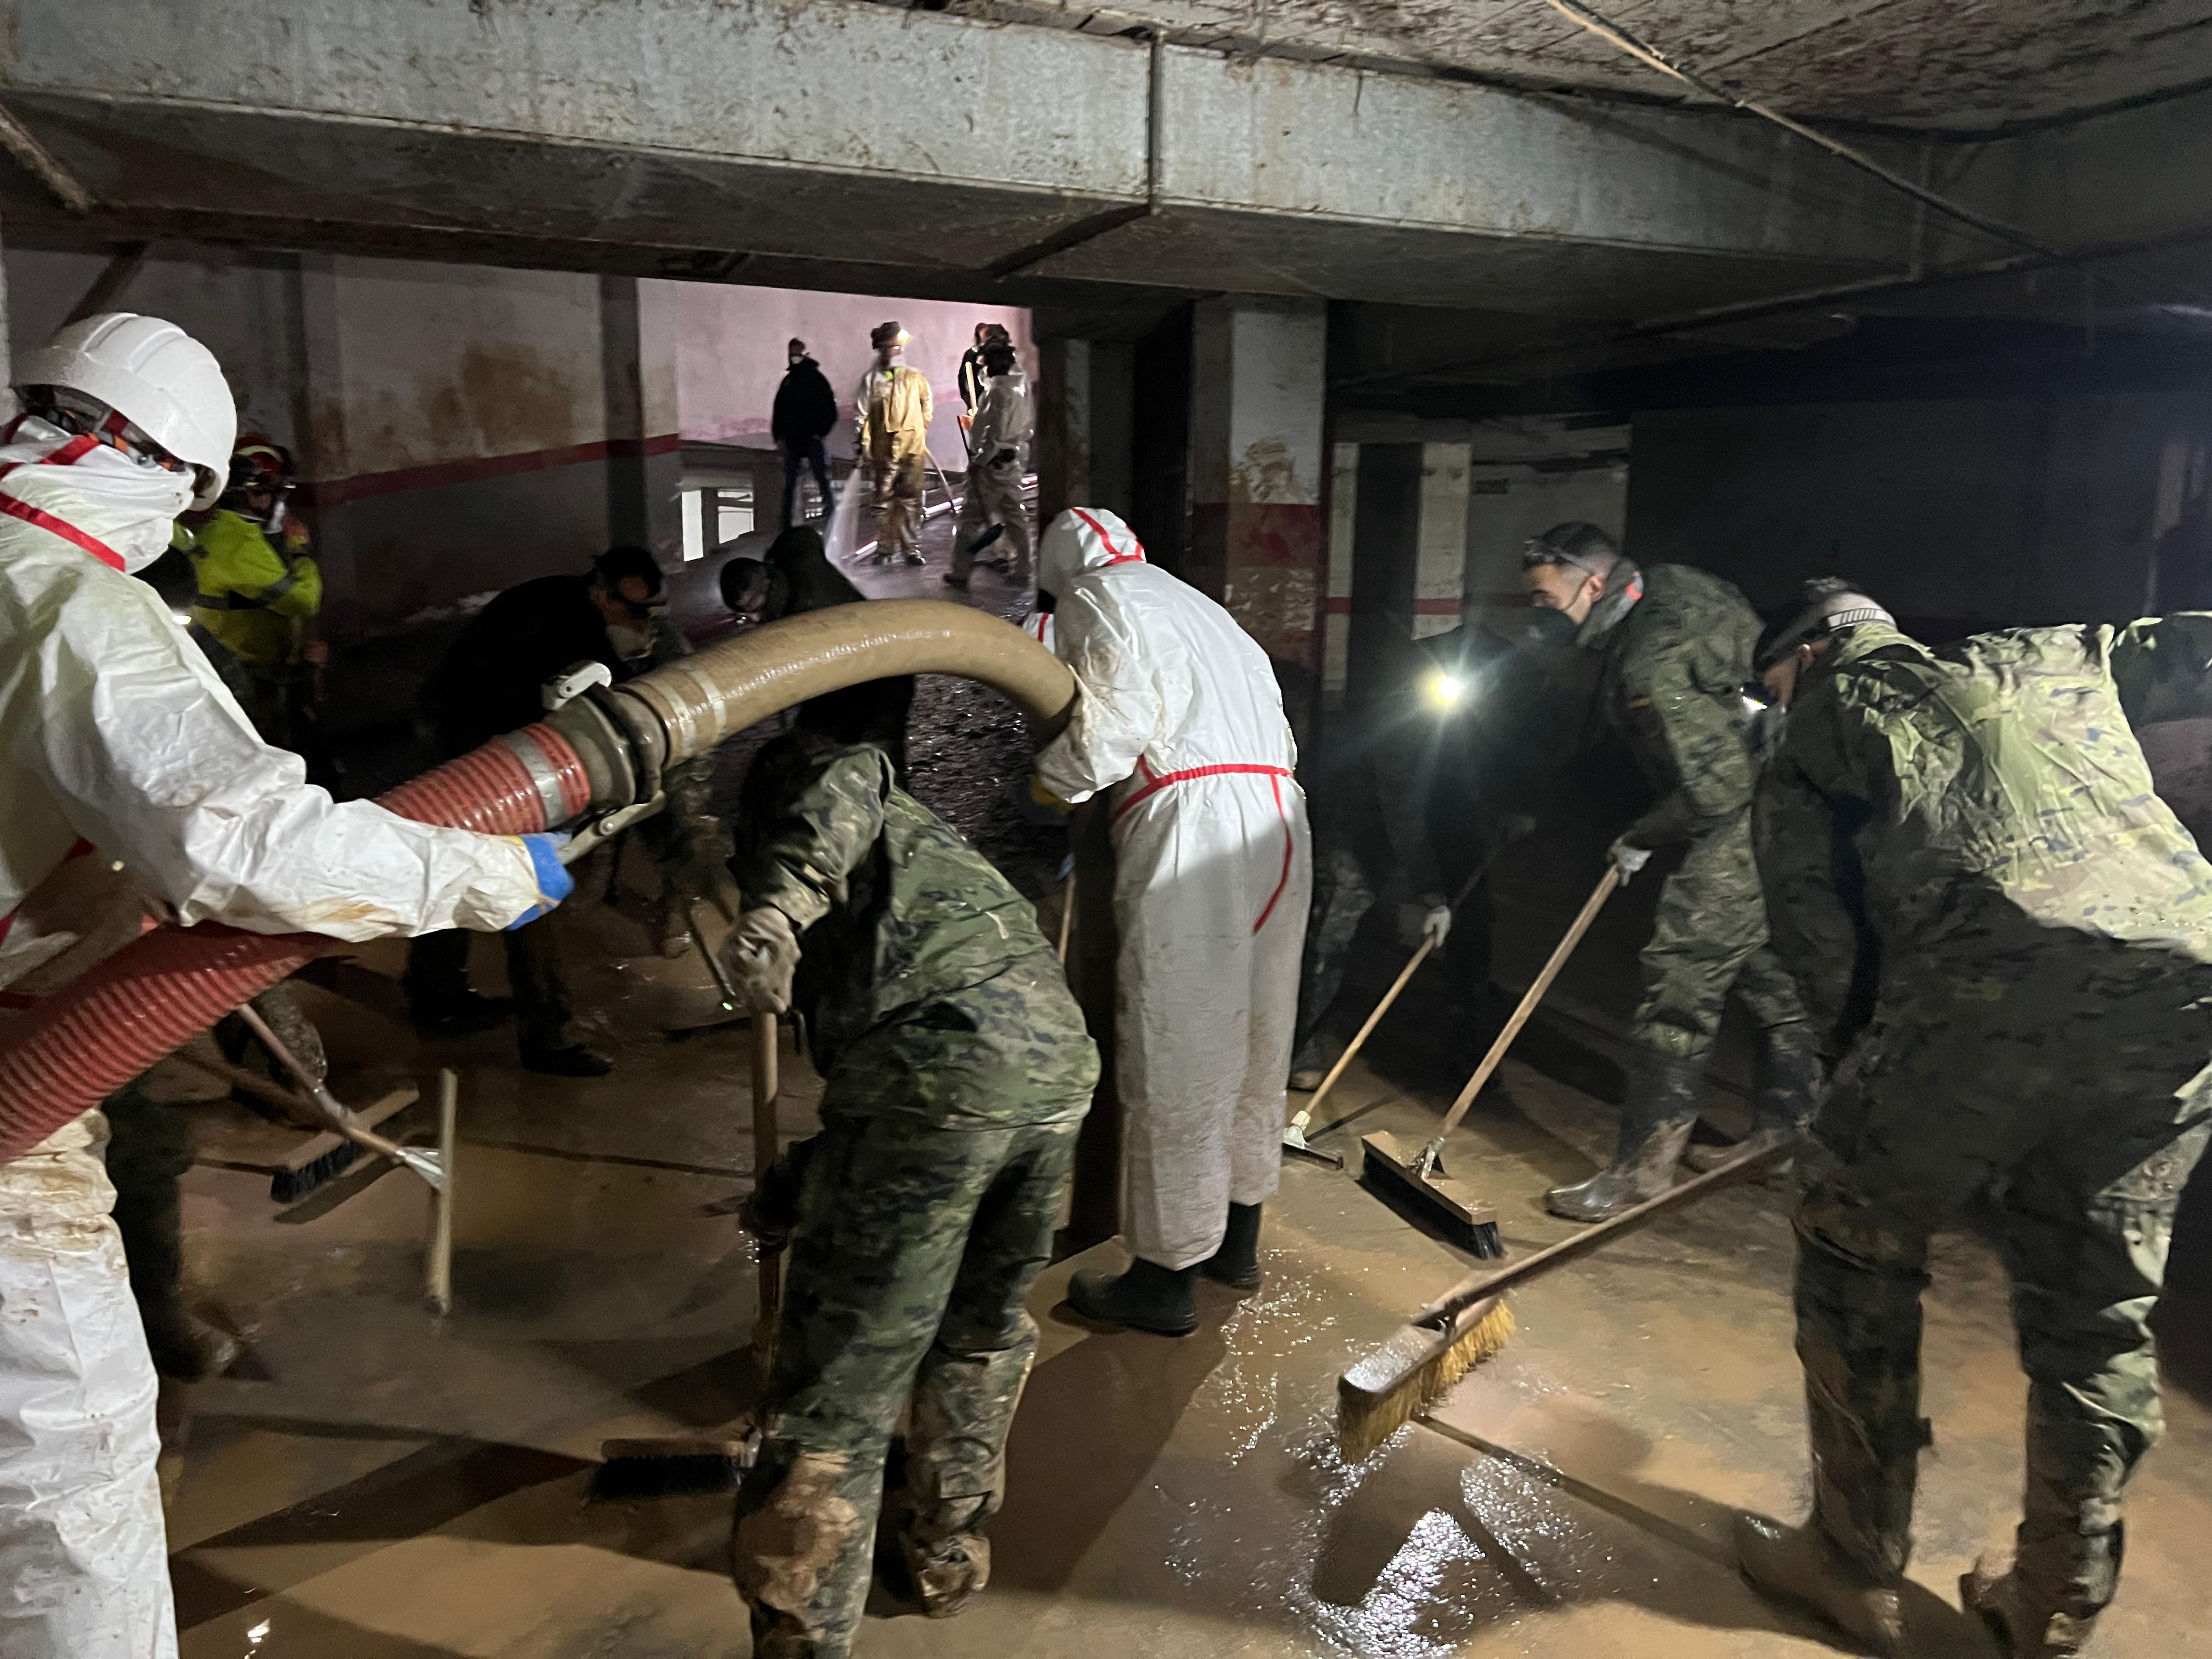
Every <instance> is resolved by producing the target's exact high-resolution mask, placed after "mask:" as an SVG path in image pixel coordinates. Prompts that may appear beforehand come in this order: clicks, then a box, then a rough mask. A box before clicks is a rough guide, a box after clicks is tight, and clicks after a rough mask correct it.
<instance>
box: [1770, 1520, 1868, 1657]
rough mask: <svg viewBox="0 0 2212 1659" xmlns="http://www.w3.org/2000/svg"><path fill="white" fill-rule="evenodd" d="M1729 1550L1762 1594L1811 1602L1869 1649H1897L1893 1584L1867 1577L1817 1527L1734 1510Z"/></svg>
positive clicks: (1798, 1602) (1803, 1603) (1805, 1604)
mask: <svg viewBox="0 0 2212 1659" xmlns="http://www.w3.org/2000/svg"><path fill="white" fill-rule="evenodd" d="M1735 1556H1736V1564H1737V1565H1739V1566H1740V1567H1741V1569H1742V1570H1743V1576H1744V1577H1746V1578H1747V1579H1749V1580H1750V1581H1751V1585H1752V1588H1753V1589H1756V1590H1758V1591H1759V1592H1760V1593H1761V1594H1762V1595H1771V1596H1774V1597H1776V1598H1777V1599H1778V1600H1780V1601H1790V1602H1794V1603H1796V1605H1797V1606H1799V1607H1809V1608H1811V1609H1812V1610H1813V1611H1814V1612H1815V1613H1819V1614H1820V1616H1821V1617H1822V1618H1824V1619H1826V1620H1827V1621H1828V1622H1829V1623H1830V1624H1832V1625H1833V1626H1836V1627H1837V1628H1838V1630H1841V1631H1844V1632H1848V1633H1849V1634H1850V1635H1851V1636H1852V1637H1854V1638H1857V1640H1859V1641H1861V1642H1863V1643H1864V1644H1866V1645H1867V1647H1868V1648H1869V1649H1870V1650H1873V1651H1874V1652H1875V1653H1879V1654H1893V1653H1895V1652H1897V1651H1898V1648H1899V1643H1901V1642H1902V1641H1903V1640H1904V1638H1905V1615H1904V1611H1903V1607H1902V1605H1901V1603H1900V1601H1899V1596H1898V1587H1897V1585H1896V1584H1895V1583H1881V1582H1880V1581H1878V1580H1876V1579H1875V1578H1872V1577H1869V1576H1868V1575H1867V1573H1866V1571H1865V1570H1864V1569H1863V1568H1861V1567H1860V1566H1858V1565H1857V1564H1856V1563H1854V1562H1851V1561H1849V1560H1847V1559H1844V1554H1843V1553H1842V1552H1841V1551H1840V1550H1838V1549H1837V1548H1836V1547H1835V1546H1834V1545H1832V1544H1831V1543H1830V1542H1829V1541H1828V1539H1827V1534H1825V1533H1823V1532H1822V1531H1821V1530H1820V1528H1819V1527H1817V1526H1811V1525H1808V1526H1802V1527H1778V1526H1776V1525H1775V1524H1774V1523H1773V1522H1771V1521H1764V1520H1760V1519H1759V1518H1758V1517H1757V1516H1749V1515H1743V1516H1737V1517H1736V1522H1735Z"/></svg>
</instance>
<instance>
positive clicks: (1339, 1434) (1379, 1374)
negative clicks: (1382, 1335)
mask: <svg viewBox="0 0 2212 1659" xmlns="http://www.w3.org/2000/svg"><path fill="white" fill-rule="evenodd" d="M1513 1329H1514V1321H1513V1310H1512V1308H1511V1307H1510V1306H1509V1305H1508V1304H1507V1303H1506V1301H1505V1298H1504V1297H1502V1296H1501V1297H1493V1298H1492V1299H1491V1300H1489V1301H1487V1302H1478V1303H1476V1304H1474V1306H1473V1307H1471V1308H1469V1309H1468V1310H1467V1311H1466V1312H1465V1313H1463V1314H1462V1315H1461V1316H1459V1317H1458V1318H1456V1319H1455V1320H1454V1321H1452V1322H1451V1325H1450V1327H1449V1328H1448V1329H1445V1330H1442V1331H1438V1330H1433V1329H1431V1328H1429V1327H1427V1326H1425V1325H1405V1326H1401V1327H1400V1328H1399V1330H1398V1334H1396V1335H1395V1336H1394V1337H1392V1338H1391V1339H1390V1340H1389V1342H1388V1343H1386V1344H1384V1345H1383V1347H1381V1348H1380V1349H1378V1350H1376V1352H1373V1353H1371V1354H1370V1355H1368V1356H1367V1358H1364V1359H1363V1360H1361V1361H1360V1362H1359V1364H1357V1365H1355V1366H1353V1367H1352V1369H1351V1370H1348V1371H1346V1373H1345V1374H1344V1375H1343V1376H1340V1377H1339V1378H1337V1380H1336V1443H1337V1447H1338V1449H1339V1450H1340V1451H1341V1452H1342V1453H1343V1455H1344V1458H1345V1461H1346V1462H1349V1463H1357V1462H1362V1461H1364V1459H1365V1458H1367V1457H1368V1456H1369V1455H1371V1454H1372V1453H1373V1452H1374V1451H1375V1449H1376V1448H1377V1447H1379V1446H1381V1445H1382V1443H1383V1442H1384V1441H1386V1440H1388V1439H1389V1437H1391V1436H1392V1435H1394V1434H1395V1433H1396V1432H1397V1431H1399V1430H1400V1429H1401V1428H1402V1427H1404V1426H1405V1425H1407V1424H1408V1423H1410V1422H1412V1421H1413V1419H1414V1418H1416V1417H1418V1416H1419V1414H1420V1413H1422V1412H1424V1411H1425V1410H1426V1409H1427V1408H1428V1407H1431V1406H1432V1405H1434V1404H1435V1403H1436V1402H1437V1401H1439V1400H1441V1399H1443V1396H1444V1395H1446V1394H1448V1393H1449V1392H1450V1390H1451V1388H1452V1385H1453V1384H1454V1383H1457V1382H1458V1381H1459V1380H1460V1379H1461V1378H1462V1377H1463V1376H1466V1375H1467V1374H1468V1372H1469V1371H1471V1370H1474V1368H1475V1367H1476V1366H1477V1365H1480V1364H1482V1362H1483V1361H1484V1360H1486V1359H1488V1358H1490V1357H1491V1356H1492V1355H1493V1354H1495V1353H1497V1352H1498V1351H1499V1350H1500V1349H1502V1348H1503V1347H1504V1346H1505V1345H1506V1343H1508V1342H1509V1341H1510V1340H1512V1337H1513Z"/></svg>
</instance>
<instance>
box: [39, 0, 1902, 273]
mask: <svg viewBox="0 0 2212 1659" xmlns="http://www.w3.org/2000/svg"><path fill="white" fill-rule="evenodd" d="M0 42H4V43H6V44H5V47H4V55H0V90H4V95H5V96H6V98H7V100H8V102H9V106H10V107H12V108H14V109H15V110H16V111H18V112H20V113H21V115H22V116H23V118H25V120H26V121H27V124H28V125H31V126H32V127H33V129H34V130H35V131H37V132H38V133H39V135H40V137H41V138H42V139H43V140H44V141H45V142H46V143H49V144H50V145H51V146H52V148H53V149H54V151H55V153H56V154H57V155H59V156H60V157H61V158H62V159H63V160H64V161H65V162H66V163H67V164H68V165H69V166H70V167H71V168H72V170H74V171H76V172H77V173H78V174H79V176H81V177H82V179H84V180H85V181H86V183H87V184H88V185H89V186H90V187H91V188H92V189H93V191H94V192H95V193H96V194H97V195H98V196H99V197H100V198H101V201H102V203H103V204H105V205H106V209H107V210H108V214H109V216H110V218H111V219H112V220H116V221H119V222H129V221H131V220H132V218H133V217H134V216H144V217H146V218H148V219H149V220H159V221H160V222H161V225H162V227H163V228H169V229H179V228H181V229H183V230H185V231H187V232H188V231H190V230H191V228H192V227H191V221H192V219H193V217H194V216H206V217H208V218H209V219H210V220H216V221H220V222H222V223H224V224H225V225H227V226H229V227H231V228H233V229H234V230H236V229H237V228H240V227H244V226H250V225H251V224H252V222H255V221H256V220H265V221H267V222H270V223H271V224H272V225H279V224H281V225H282V226H283V227H285V228H286V230H287V233H288V236H287V240H294V241H296V240H300V239H301V237H302V235H303V234H313V228H315V227H320V228H324V231H325V233H326V234H327V236H328V238H329V239H330V240H331V243H332V245H342V244H343V242H344V240H345V237H346V235H347V234H348V233H349V232H352V231H359V232H363V233H370V234H392V233H393V232H394V231H408V232H414V233H419V234H438V233H441V232H442V233H448V234H455V235H460V236H467V235H479V236H480V235H484V234H501V235H513V236H516V237H520V238H523V239H526V240H527V241H529V242H530V243H531V244H532V246H539V247H545V248H549V249H562V248H565V249H568V250H569V251H570V257H571V258H573V260H574V263H576V264H580V265H585V266H587V267H592V268H596V267H598V266H599V265H600V264H603V263H605V262H607V261H608V260H610V259H614V258H620V257H621V256H622V251H623V250H628V249H631V248H635V247H636V246H641V245H645V246H653V247H656V248H660V249H669V250H676V249H685V248H690V249H697V250H727V251H730V252H742V253H746V254H750V255H752V256H754V257H756V258H759V259H761V260H762V261H763V262H765V263H770V264H777V265H783V266H787V265H789V264H790V263H791V262H794V261H796V262H803V261H807V260H824V261H835V262H836V263H837V264H840V265H841V266H842V267H844V268H846V269H848V270H849V269H851V268H852V267H854V266H855V265H860V266H866V265H871V264H873V265H881V266H884V267H890V268H896V269H900V270H906V271H909V272H919V273H920V274H922V275H924V276H929V275H931V274H933V273H934V274H936V275H938V276H948V275H950V274H951V273H956V272H957V273H965V274H967V275H968V276H969V277H970V279H971V280H975V281H976V282H978V283H981V281H983V280H984V279H983V278H982V276H981V273H982V272H983V271H985V270H988V269H990V268H992V267H994V266H1000V267H1005V266H1007V265H1008V264H1013V263H1018V262H1020V261H1021V260H1023V258H1024V257H1025V255H1030V254H1032V253H1033V252H1034V251H1035V250H1037V249H1039V248H1040V247H1045V248H1049V247H1051V246H1055V245H1057V244H1058V243H1059V242H1060V241H1062V240H1066V239H1067V238H1069V237H1071V236H1078V235H1080V234H1082V233H1083V231H1084V229H1085V227H1086V225H1087V224H1090V223H1092V222H1099V223H1107V222H1111V221H1112V220H1113V219H1114V218H1115V217H1123V218H1130V220H1131V222H1128V223H1127V224H1124V225H1121V227H1120V228H1113V229H1109V230H1106V231H1105V232H1104V233H1103V234H1097V235H1096V236H1093V237H1091V239H1090V240H1080V241H1078V242H1077V243H1076V244H1075V245H1074V246H1070V247H1066V249H1065V250H1064V251H1062V252H1057V253H1054V254H1052V255H1051V256H1050V257H1049V258H1046V259H1044V260H1042V262H1041V263H1039V264H1038V265H1037V275H1039V276H1048V277H1058V278H1061V279H1065V280H1068V281H1074V282H1090V283H1119V284H1130V285H1143V286H1147V287H1160V286H1167V287H1182V288H1188V289H1210V290H1213V291H1219V290H1220V289H1225V288H1227V289H1237V290H1243V291H1252V292H1262V293H1278V294H1285V295H1299V296H1304V297H1311V296H1339V297H1360V298H1385V299H1391V300H1395V301H1401V302H1404V303H1409V304H1425V305H1449V306H1468V305H1481V304H1490V305H1496V306H1500V307H1505V308H1521V307H1531V308H1542V309H1547V310H1558V309H1565V310H1570V311H1583V312H1585V313H1589V314H1603V315H1619V314H1622V313H1623V311H1624V309H1627V310H1645V309H1649V308H1650V306H1651V305H1653V304H1655V303H1656V304H1662V305H1672V304H1675V303H1681V302H1689V301H1699V300H1704V299H1706V298H1709V297H1711V296H1713V295H1718V296H1719V297H1720V298H1722V299H1724V300H1725V299H1733V298H1736V297H1740V296H1741V295H1747V294H1761V293H1767V292H1772V291H1776V290H1778V289H1790V288H1793V287H1802V286H1806V285H1808V284H1814V283H1820V282H1823V281H1829V280H1843V279H1846V278H1849V277H1850V276H1856V275H1858V274H1861V273H1863V272H1865V271H1868V270H1879V269H1883V268H1887V267H1890V266H1893V265H1896V264H1900V263H1902V262H1903V260H1904V259H1905V257H1906V253H1907V246H1906V240H1905V239H1906V238H1907V237H1908V235H1909V234H1910V224H1911V221H1910V216H1909V215H1908V214H1906V213H1905V211H1904V210H1902V209H1900V208H1899V206H1898V205H1897V204H1896V203H1895V201H1894V200H1893V198H1892V197H1890V196H1888V195H1887V194H1886V193H1885V192H1884V191H1881V189H1880V187H1878V186H1876V185H1873V184H1871V183H1870V182H1869V181H1868V180H1866V179H1863V177H1861V176H1860V175H1857V174H1856V173H1852V172H1851V171H1850V169H1848V168H1845V167H1842V166H1841V165H1840V164H1839V163H1837V162H1835V161H1832V160H1831V159H1829V158H1826V157H1824V156H1821V155H1819V154H1818V153H1817V152H1814V151H1812V150H1810V149H1807V148H1805V147H1802V145H1800V144H1799V143H1797V141H1796V140H1794V139H1791V138H1790V137H1787V136H1786V135H1784V134H1781V133H1779V132H1776V131H1771V130H1770V129H1767V128H1765V127H1763V126H1761V125H1759V124H1756V123H1752V122H1747V121H1745V120H1742V119H1741V118H1735V117H1733V116H1726V115H1719V114H1711V113H1691V112H1666V111H1656V110H1653V111H1646V110H1638V109H1626V108H1620V107H1613V106H1603V105H1597V104H1592V103H1587V102H1581V101H1577V100H1563V99H1556V98H1549V97H1545V96H1538V95H1529V94H1520V93H1515V92H1510V91H1505V90H1501V89H1498V88H1490V87H1483V86H1474V85H1462V84H1456V83H1452V82H1441V81H1437V80H1417V79H1412V78H1407V77H1395V76H1376V75H1372V74H1368V73H1365V72H1363V71H1358V70H1342V69H1332V68H1328V67H1327V66H1323V65H1317V64H1298V63H1288V62H1275V61H1269V62H1262V63H1249V62H1241V61H1237V60H1232V59H1230V58H1224V57H1222V56H1220V55H1218V54H1215V53H1211V52H1200V51H1195V50H1188V49H1181V48H1170V49H1166V50H1164V51H1162V52H1159V53H1158V54H1157V58H1158V61H1159V63H1160V64H1161V85H1160V87H1159V88H1158V93H1159V96H1158V120H1157V123H1154V122H1153V120H1152V117H1151V110H1152V104H1153V93H1152V86H1151V69H1150V64H1151V62H1152V59H1153V58H1154V57H1155V54H1153V53H1152V52H1150V51H1149V50H1148V49H1147V48H1146V47H1145V46H1142V45H1140V44H1139V43H1135V42H1132V41H1128V40H1120V39H1111V38H1102V37H1099V36H1096V35H1091V34H1085V33H1075V32H1070V31H1062V30H1048V29H1038V28H1025V27H1006V26H1000V25H994V24H989V23H984V22H979V21H974V20H970V19H966V18H961V17H957V16H953V15H945V14H941V13H929V12H918V11H894V10H890V9H886V8H884V7H881V6H877V5H871V4H865V3H854V0H815V3H804V4H802V3H797V0H789V3H769V0H723V3H702V0H632V3H628V4H625V5H622V6H609V5H605V4H603V3H599V0H539V3H536V4H532V5H531V6H529V7H527V8H524V7H520V6H510V5H507V4H500V3H495V4H492V5H489V6H484V7H477V6H471V5H466V4H463V3H461V0H435V3H410V4H405V5H392V6H381V7H374V8H364V7H362V6H361V5H359V4H358V3H356V0H283V3H267V0H200V3H197V4H195V5H193V6H190V7H178V6H176V5H174V4H173V3H171V0H101V3H99V4H90V5H78V6H55V5H52V4H47V3H43V0H0ZM1133 209H1134V210H1145V211H1141V212H1139V213H1137V214H1136V215H1135V216H1133V217H1132V216H1131V210H1133ZM748 275H749V274H748ZM782 279H784V280H788V274H787V273H785V274H784V275H783V278H782Z"/></svg>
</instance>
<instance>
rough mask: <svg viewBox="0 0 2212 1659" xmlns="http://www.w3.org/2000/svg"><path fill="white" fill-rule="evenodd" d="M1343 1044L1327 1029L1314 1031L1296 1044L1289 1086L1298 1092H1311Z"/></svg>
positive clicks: (1331, 1064)
mask: <svg viewBox="0 0 2212 1659" xmlns="http://www.w3.org/2000/svg"><path fill="white" fill-rule="evenodd" d="M1343 1052H1344V1045H1343V1044H1342V1043H1340V1042H1338V1041H1337V1040H1336V1039H1335V1038H1334V1036H1330V1035H1329V1033H1328V1032H1327V1031H1316V1032H1315V1033H1314V1034H1313V1035H1312V1036H1310V1037H1308V1038H1307V1039H1306V1040H1305V1041H1304V1042H1301V1043H1300V1044H1298V1048H1297V1053H1296V1054H1292V1055H1291V1075H1290V1087H1291V1088H1292V1089H1295V1090H1296V1091H1297V1092H1298V1093H1300V1094H1308V1095H1310V1094H1311V1093H1312V1092H1313V1091H1315V1090H1316V1089H1318V1088H1320V1087H1321V1085H1322V1079H1323V1078H1326V1077H1327V1076H1328V1068H1329V1067H1330V1066H1334V1065H1335V1064H1336V1062H1337V1057H1338V1056H1339V1055H1340V1054H1343Z"/></svg>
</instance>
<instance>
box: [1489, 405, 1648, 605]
mask: <svg viewBox="0 0 2212 1659" xmlns="http://www.w3.org/2000/svg"><path fill="white" fill-rule="evenodd" d="M1468 442H1469V457H1468V497H1467V585H1466V595H1467V608H1468V611H1469V612H1470V613H1472V612H1474V611H1478V610H1480V608H1481V607H1483V606H1485V605H1497V604H1499V603H1501V602H1504V603H1517V602H1518V595H1519V594H1520V592H1521V550H1522V546H1523V544H1526V543H1527V541H1528V538H1530V537H1532V536H1536V535H1541V533H1542V532H1545V531H1547V530H1548V529H1550V528H1551V527H1552V526H1553V525H1555V524H1565V523H1566V522H1568V521H1570V520H1583V522H1585V523H1588V524H1594V525H1595V526H1598V527H1599V528H1600V529H1601V530H1603V531H1606V532H1608V533H1609V534H1611V535H1613V536H1615V537H1619V536H1620V535H1621V534H1622V533H1623V532H1624V530H1625V528H1626V520H1627V516H1628V460H1627V449H1628V428H1626V427H1625V426H1611V427H1595V428H1593V427H1581V426H1569V425H1567V424H1566V423H1565V422H1558V421H1548V420H1510V421H1482V422H1476V424H1475V426H1474V430H1473V431H1472V432H1471V434H1470V435H1469V439H1468Z"/></svg>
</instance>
